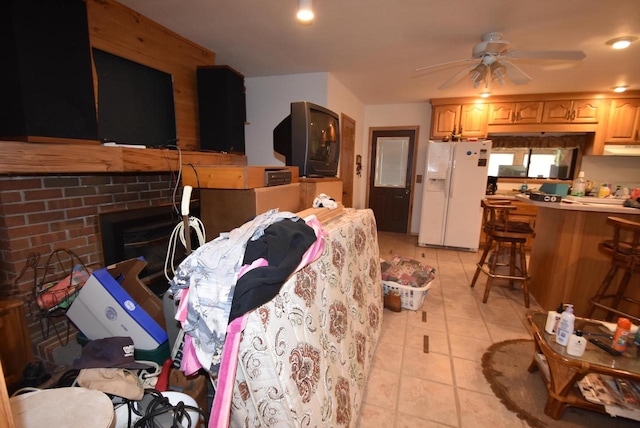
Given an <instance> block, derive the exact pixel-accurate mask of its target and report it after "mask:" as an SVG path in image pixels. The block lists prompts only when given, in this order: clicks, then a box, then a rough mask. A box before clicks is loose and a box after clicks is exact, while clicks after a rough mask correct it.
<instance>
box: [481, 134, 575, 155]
mask: <svg viewBox="0 0 640 428" xmlns="http://www.w3.org/2000/svg"><path fill="white" fill-rule="evenodd" d="M489 139H490V140H491V141H492V142H493V144H492V146H493V147H496V148H498V147H502V148H508V149H513V148H533V149H547V148H563V149H570V148H574V147H578V148H579V149H580V152H582V153H584V149H585V147H586V144H587V135H586V134H576V135H560V136H548V137H544V136H509V135H491V136H489Z"/></svg>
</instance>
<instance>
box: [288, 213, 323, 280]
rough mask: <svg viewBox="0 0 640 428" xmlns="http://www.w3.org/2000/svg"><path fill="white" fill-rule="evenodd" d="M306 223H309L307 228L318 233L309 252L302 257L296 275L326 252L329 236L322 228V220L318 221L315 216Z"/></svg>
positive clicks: (307, 219)
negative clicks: (327, 237) (325, 241)
mask: <svg viewBox="0 0 640 428" xmlns="http://www.w3.org/2000/svg"><path fill="white" fill-rule="evenodd" d="M305 222H306V223H307V226H309V227H310V228H312V229H313V231H314V232H315V233H316V241H315V242H314V243H313V244H311V246H310V247H309V248H307V251H305V253H304V254H303V255H302V259H301V260H300V264H298V267H296V270H295V271H294V273H295V272H298V271H299V270H300V269H302V268H303V267H305V266H306V265H308V264H310V263H312V262H314V261H315V260H316V259H317V258H318V257H320V255H322V251H324V238H325V237H326V236H327V232H325V230H324V229H323V228H322V223H320V220H318V218H317V217H316V216H315V215H311V216H309V217H307V218H306V219H305Z"/></svg>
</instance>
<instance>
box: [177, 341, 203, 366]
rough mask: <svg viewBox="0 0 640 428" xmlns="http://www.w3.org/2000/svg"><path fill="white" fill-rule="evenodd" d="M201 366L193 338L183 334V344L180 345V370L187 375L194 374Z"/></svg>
mask: <svg viewBox="0 0 640 428" xmlns="http://www.w3.org/2000/svg"><path fill="white" fill-rule="evenodd" d="M201 368H202V365H201V364H200V361H199V360H198V356H197V355H196V348H195V346H194V345H193V338H192V337H191V336H189V335H188V334H185V335H184V346H183V347H182V361H181V362H180V370H182V372H183V373H184V374H186V375H187V376H189V375H192V374H194V373H195V372H197V371H198V370H200V369H201Z"/></svg>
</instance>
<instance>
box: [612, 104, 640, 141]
mask: <svg viewBox="0 0 640 428" xmlns="http://www.w3.org/2000/svg"><path fill="white" fill-rule="evenodd" d="M639 127H640V100H635V99H628V100H624V99H622V100H613V101H612V102H611V113H610V116H609V123H608V125H607V135H606V137H605V141H607V142H609V143H635V142H638V141H640V138H639V137H640V136H639V135H638V128H639Z"/></svg>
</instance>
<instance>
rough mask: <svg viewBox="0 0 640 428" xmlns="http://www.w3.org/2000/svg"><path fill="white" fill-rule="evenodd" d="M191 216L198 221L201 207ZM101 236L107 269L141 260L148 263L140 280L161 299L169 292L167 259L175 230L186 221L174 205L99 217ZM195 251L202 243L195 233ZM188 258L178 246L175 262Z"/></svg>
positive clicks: (196, 206) (196, 208) (193, 238)
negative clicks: (165, 267) (117, 264)
mask: <svg viewBox="0 0 640 428" xmlns="http://www.w3.org/2000/svg"><path fill="white" fill-rule="evenodd" d="M190 211H191V215H193V216H196V217H198V216H199V215H200V207H199V205H198V204H192V205H191V206H190ZM99 220H100V235H101V237H102V251H103V255H104V263H105V266H108V265H111V264H114V263H118V262H121V261H123V260H128V259H132V258H137V257H143V258H144V259H145V261H146V262H147V265H146V266H145V268H144V269H143V270H142V272H140V280H141V281H142V282H143V283H144V284H145V285H146V286H147V287H149V289H150V290H151V291H153V293H154V294H156V295H157V296H158V297H162V295H163V294H164V293H165V291H167V289H168V288H169V284H168V282H167V279H166V278H165V275H164V265H165V259H166V257H167V251H168V249H169V239H170V237H171V233H172V231H173V229H174V228H175V227H176V225H178V224H179V223H180V222H181V221H182V217H181V216H179V215H178V214H177V213H176V212H175V210H174V208H173V206H172V205H161V206H156V207H148V208H138V209H131V210H125V211H115V212H109V213H104V214H100V215H99ZM191 242H192V246H193V247H192V249H195V248H196V246H197V244H198V240H197V237H196V236H195V234H194V232H193V231H192V236H191ZM185 257H186V251H185V248H184V247H183V246H182V244H181V243H177V244H176V249H175V255H174V260H175V263H179V262H181V261H182V260H184V258H185Z"/></svg>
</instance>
